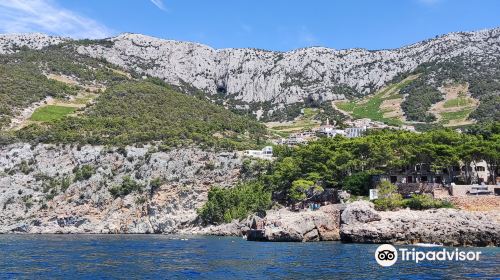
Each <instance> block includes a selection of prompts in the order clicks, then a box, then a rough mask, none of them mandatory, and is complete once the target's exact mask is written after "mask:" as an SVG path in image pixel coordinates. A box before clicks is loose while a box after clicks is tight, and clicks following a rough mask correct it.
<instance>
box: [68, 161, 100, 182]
mask: <svg viewBox="0 0 500 280" xmlns="http://www.w3.org/2000/svg"><path fill="white" fill-rule="evenodd" d="M73 173H74V174H75V177H74V179H73V181H74V182H78V181H85V180H88V179H90V177H92V175H94V174H95V169H94V167H93V166H92V165H82V166H81V167H76V168H75V169H73Z"/></svg>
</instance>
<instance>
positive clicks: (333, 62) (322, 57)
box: [78, 28, 500, 104]
mask: <svg viewBox="0 0 500 280" xmlns="http://www.w3.org/2000/svg"><path fill="white" fill-rule="evenodd" d="M109 42H110V43H111V44H98V43H96V44H94V45H86V46H79V47H78V52H80V53H82V54H86V55H90V56H92V57H96V58H103V59H106V60H107V61H109V62H111V63H114V64H117V65H120V66H122V67H124V68H126V69H131V70H135V71H137V72H139V73H145V74H149V75H151V76H154V77H158V78H161V79H164V80H165V81H167V82H168V83H171V84H174V85H179V86H183V85H184V84H185V83H187V84H189V85H191V86H194V87H195V88H198V89H200V90H203V91H205V92H207V93H210V94H222V95H225V96H226V98H234V99H235V100H238V101H240V102H241V101H242V102H246V103H252V102H271V103H273V104H291V103H295V102H302V101H303V100H304V99H305V98H308V97H313V98H314V99H321V100H336V99H343V98H345V96H344V93H343V92H342V91H339V90H338V89H339V87H349V88H351V89H354V90H355V91H357V92H358V93H360V94H368V93H370V92H372V91H373V90H377V89H379V88H381V87H383V86H384V85H386V84H387V82H388V81H390V80H392V79H393V78H394V77H395V76H396V75H398V74H400V73H403V72H407V71H412V70H414V69H415V68H416V67H417V66H418V65H420V64H422V63H425V62H434V61H448V60H450V59H453V58H455V57H458V56H465V57H467V59H471V60H474V61H478V62H479V63H487V61H488V60H491V59H489V58H491V57H498V55H499V54H500V29H499V28H497V29H490V30H482V31H477V32H459V33H450V34H447V35H444V36H440V37H437V38H435V39H431V40H426V41H422V42H420V43H416V44H413V45H409V46H406V47H403V48H400V49H394V50H380V51H369V50H365V49H347V50H335V49H329V48H322V47H313V48H305V49H298V50H293V51H289V52H273V51H265V50H256V49H221V50H216V49H213V48H211V47H208V46H205V45H201V44H196V43H187V42H177V41H171V40H163V39H158V38H154V37H149V36H145V35H140V34H122V35H120V36H117V37H115V38H111V39H110V40H109Z"/></svg>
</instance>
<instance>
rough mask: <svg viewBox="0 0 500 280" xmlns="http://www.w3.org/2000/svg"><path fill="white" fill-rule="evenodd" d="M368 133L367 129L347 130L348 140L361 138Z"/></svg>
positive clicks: (350, 128)
mask: <svg viewBox="0 0 500 280" xmlns="http://www.w3.org/2000/svg"><path fill="white" fill-rule="evenodd" d="M365 132H366V127H348V128H346V129H345V136H346V137H347V138H356V137H361V136H363V134H364V133H365Z"/></svg>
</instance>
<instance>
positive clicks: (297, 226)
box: [198, 201, 500, 246]
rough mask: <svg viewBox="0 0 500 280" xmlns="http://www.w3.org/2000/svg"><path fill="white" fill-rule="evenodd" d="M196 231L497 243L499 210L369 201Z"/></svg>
mask: <svg viewBox="0 0 500 280" xmlns="http://www.w3.org/2000/svg"><path fill="white" fill-rule="evenodd" d="M198 233H203V234H214V235H233V236H234V235H246V236H247V238H248V239H249V240H252V241H278V242H279V241H285V242H287V241H292V242H308V241H342V242H348V243H349V242H355V243H390V244H416V243H441V244H443V245H447V246H500V215H499V213H497V212H494V211H492V212H469V211H464V210H457V209H433V210H425V211H414V210H409V209H404V210H399V211H388V212H383V211H376V210H375V209H374V207H373V204H372V203H369V202H366V201H357V202H353V203H350V204H347V205H344V207H343V206H342V205H328V206H323V207H321V208H320V209H319V210H317V211H311V210H301V211H291V210H289V209H286V208H282V209H279V210H270V211H268V212H267V214H266V216H265V217H263V218H259V217H253V218H249V219H247V220H245V221H243V222H237V221H234V222H233V223H230V224H226V225H220V226H215V227H209V228H205V229H204V230H202V231H198Z"/></svg>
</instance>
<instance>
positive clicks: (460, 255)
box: [375, 244, 481, 266]
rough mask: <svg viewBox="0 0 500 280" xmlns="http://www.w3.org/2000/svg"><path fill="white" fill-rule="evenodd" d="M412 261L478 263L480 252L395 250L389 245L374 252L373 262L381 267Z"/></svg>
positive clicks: (383, 245) (381, 246) (382, 246)
mask: <svg viewBox="0 0 500 280" xmlns="http://www.w3.org/2000/svg"><path fill="white" fill-rule="evenodd" d="M398 255H399V256H400V258H399V260H400V261H412V262H415V263H419V262H421V261H479V256H480V255H481V252H480V251H461V250H459V249H458V248H456V249H455V250H447V249H446V248H442V249H440V250H437V251H436V250H429V251H421V250H416V249H415V248H412V249H411V250H410V249H409V248H399V250H397V249H396V248H395V247H394V246H392V245H390V244H382V245H380V246H379V247H378V248H377V250H376V251H375V260H376V261H377V263H378V264H379V265H381V266H391V265H394V264H395V263H396V261H397V260H398Z"/></svg>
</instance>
